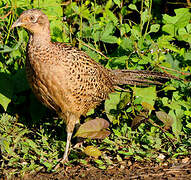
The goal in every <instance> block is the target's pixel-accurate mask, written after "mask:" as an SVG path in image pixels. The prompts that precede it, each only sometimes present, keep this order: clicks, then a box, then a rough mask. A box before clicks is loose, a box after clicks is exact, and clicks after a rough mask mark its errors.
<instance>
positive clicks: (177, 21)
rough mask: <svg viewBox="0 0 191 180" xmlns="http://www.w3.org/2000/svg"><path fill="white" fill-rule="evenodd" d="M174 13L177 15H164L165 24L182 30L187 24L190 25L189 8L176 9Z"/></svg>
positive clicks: (190, 15) (190, 14)
mask: <svg viewBox="0 0 191 180" xmlns="http://www.w3.org/2000/svg"><path fill="white" fill-rule="evenodd" d="M174 12H175V14H176V15H175V16H169V15H167V14H165V15H163V22H164V23H165V24H172V25H174V26H176V27H177V28H182V27H185V26H186V25H187V24H189V21H190V17H191V13H190V12H189V8H180V9H175V10H174ZM169 30H170V29H169ZM167 32H168V31H167Z"/></svg>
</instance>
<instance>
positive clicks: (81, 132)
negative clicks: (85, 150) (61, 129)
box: [75, 118, 110, 139]
mask: <svg viewBox="0 0 191 180" xmlns="http://www.w3.org/2000/svg"><path fill="white" fill-rule="evenodd" d="M108 127H109V122H108V121H106V120H105V119H102V118H96V119H93V120H90V121H87V122H85V123H84V124H82V125H81V126H80V128H79V129H78V131H77V133H76V134H75V136H78V137H83V138H91V139H104V138H106V137H107V136H109V135H110V131H108V130H106V128H108Z"/></svg>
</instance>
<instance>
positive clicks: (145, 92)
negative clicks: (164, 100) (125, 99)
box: [133, 86, 157, 106]
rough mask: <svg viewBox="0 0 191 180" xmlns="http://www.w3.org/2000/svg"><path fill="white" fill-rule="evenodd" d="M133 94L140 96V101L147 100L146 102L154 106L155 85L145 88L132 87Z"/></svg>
mask: <svg viewBox="0 0 191 180" xmlns="http://www.w3.org/2000/svg"><path fill="white" fill-rule="evenodd" d="M133 91H134V96H135V97H136V98H137V97H142V102H147V103H148V104H150V105H152V106H154V101H155V100H156V98H157V96H156V87H154V86H153V87H147V88H137V87H134V88H133Z"/></svg>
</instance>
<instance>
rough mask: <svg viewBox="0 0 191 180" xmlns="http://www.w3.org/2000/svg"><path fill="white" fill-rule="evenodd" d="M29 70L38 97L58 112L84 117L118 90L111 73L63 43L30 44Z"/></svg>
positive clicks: (30, 80)
mask: <svg viewBox="0 0 191 180" xmlns="http://www.w3.org/2000/svg"><path fill="white" fill-rule="evenodd" d="M26 70H27V74H28V75H27V77H28V80H29V83H30V84H31V87H32V89H33V91H34V92H35V94H36V95H37V97H38V98H39V99H40V100H41V101H42V102H43V103H44V104H45V105H46V106H48V107H50V108H52V109H54V110H56V111H57V112H59V111H60V112H62V113H67V112H68V111H71V112H72V113H75V114H78V116H80V115H82V114H85V113H86V112H87V111H88V110H89V109H91V108H94V107H95V106H96V105H98V104H99V103H100V102H101V101H102V100H104V99H106V98H107V97H108V94H109V93H110V92H112V91H113V90H114V82H113V80H112V77H111V71H110V70H107V69H105V68H104V67H102V66H101V65H100V64H99V63H97V62H95V61H94V60H92V59H91V58H90V57H89V56H87V55H86V54H85V53H84V52H82V51H79V50H77V49H76V48H74V47H71V46H67V45H65V44H63V43H50V44H45V45H44V46H42V45H41V46H38V45H34V44H33V43H32V42H31V43H30V42H29V45H28V60H27V63H26Z"/></svg>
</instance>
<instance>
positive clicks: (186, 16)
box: [0, 0, 191, 177]
mask: <svg viewBox="0 0 191 180" xmlns="http://www.w3.org/2000/svg"><path fill="white" fill-rule="evenodd" d="M172 2H173V3H176V9H175V6H173V3H172V4H170V3H169V4H168V3H167V2H166V1H162V0H145V1H144V0H133V1H128V0H107V1H106V0H105V1H95V0H94V1H93V0H87V1H73V2H71V3H69V1H68V2H62V1H61V0H57V1H52V0H38V1H32V0H31V1H23V0H15V1H10V0H1V1H0V14H1V16H0V152H1V153H0V176H1V175H6V176H9V177H10V176H12V175H16V174H19V175H23V174H24V173H33V172H38V171H42V170H43V171H46V172H52V171H54V169H53V168H54V166H55V165H56V163H57V162H58V159H59V158H60V157H61V156H62V155H63V152H64V147H65V141H66V131H65V126H64V124H63V122H62V121H61V120H60V119H58V118H57V116H56V115H55V114H54V112H50V111H49V110H48V109H46V108H45V107H44V106H43V105H41V103H40V102H38V101H37V100H36V99H35V97H34V95H33V93H32V92H31V90H30V88H29V86H28V84H27V81H26V79H25V70H24V64H25V56H26V54H25V48H26V45H27V41H28V35H27V32H26V31H25V30H24V29H21V28H20V29H14V30H11V25H12V23H13V22H14V21H15V20H16V19H17V18H18V16H19V15H20V14H21V12H22V11H24V10H26V9H31V8H40V9H42V10H43V12H44V13H45V14H47V15H48V17H49V19H50V25H51V34H52V40H53V41H60V42H65V43H68V44H72V45H73V46H77V47H78V48H80V49H82V50H83V51H86V52H87V53H88V55H89V56H90V57H92V58H93V59H94V60H96V61H99V62H100V63H101V64H102V65H103V66H105V67H107V68H112V69H118V68H128V69H140V70H141V69H147V70H155V71H162V72H166V73H170V74H173V75H175V76H178V77H180V78H181V80H170V81H168V82H162V83H163V85H162V86H150V87H132V86H124V87H123V88H125V89H126V91H123V92H116V93H112V94H111V95H110V99H108V100H106V101H105V103H104V104H103V105H101V106H100V107H98V108H96V109H95V110H92V111H91V112H89V113H88V116H87V118H86V119H84V118H82V119H84V121H86V120H88V119H92V118H95V117H99V118H104V119H107V120H109V121H110V128H109V129H110V131H111V135H110V136H108V137H107V138H105V139H104V140H103V141H100V140H99V141H98V140H91V139H86V140H85V141H84V147H86V149H85V150H84V148H82V147H81V148H73V149H72V150H71V153H70V156H69V158H70V161H69V163H68V164H75V163H83V164H87V163H91V164H92V166H96V167H98V168H101V169H107V168H108V167H112V166H116V165H120V164H121V163H122V162H124V161H125V160H127V159H132V160H133V161H157V162H163V161H166V160H171V159H174V158H177V157H179V156H182V155H188V154H190V152H191V148H190V147H191V136H190V134H191V88H190V87H191V83H190V81H189V80H190V77H191V76H190V75H191V74H190V73H191V50H190V46H191V24H190V19H191V13H190V11H189V8H188V7H189V5H190V4H189V1H185V2H184V3H180V2H179V1H172ZM181 2H182V1H181ZM163 6H164V8H161V7H163ZM74 140H75V138H74ZM73 144H74V143H73ZM88 155H90V156H91V158H89V157H88Z"/></svg>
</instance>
